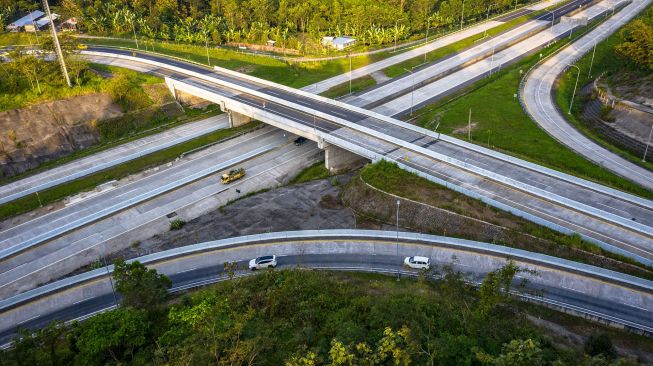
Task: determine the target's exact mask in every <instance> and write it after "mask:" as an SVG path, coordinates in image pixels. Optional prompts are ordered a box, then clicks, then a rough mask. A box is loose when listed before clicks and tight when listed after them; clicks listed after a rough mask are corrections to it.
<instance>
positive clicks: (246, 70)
mask: <svg viewBox="0 0 653 366" xmlns="http://www.w3.org/2000/svg"><path fill="white" fill-rule="evenodd" d="M254 70H256V67H255V66H253V65H245V66H241V67H239V68H237V69H236V71H238V72H242V73H244V74H251V73H252V72H254Z"/></svg>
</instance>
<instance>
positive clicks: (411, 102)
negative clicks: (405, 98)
mask: <svg viewBox="0 0 653 366" xmlns="http://www.w3.org/2000/svg"><path fill="white" fill-rule="evenodd" d="M404 70H406V71H408V72H409V73H410V76H411V78H412V79H413V88H412V89H411V91H410V115H411V116H412V115H413V105H414V104H415V73H413V72H412V71H410V70H408V69H407V68H405V67H404Z"/></svg>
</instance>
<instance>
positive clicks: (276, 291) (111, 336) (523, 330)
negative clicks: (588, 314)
mask: <svg viewBox="0 0 653 366" xmlns="http://www.w3.org/2000/svg"><path fill="white" fill-rule="evenodd" d="M513 270H515V268H514V266H513V267H510V266H508V265H507V266H504V267H503V268H502V269H499V270H497V271H495V272H494V274H493V275H492V276H490V277H488V278H489V280H486V281H485V285H484V286H482V288H483V290H479V289H477V288H475V287H473V286H471V285H470V284H469V283H466V282H465V281H464V278H463V277H462V276H460V275H458V274H456V273H455V272H453V271H451V270H447V269H444V271H443V272H444V273H442V276H443V278H440V279H431V278H428V277H430V276H418V277H417V278H402V280H401V281H397V280H396V279H395V278H394V277H393V276H389V275H387V274H386V275H380V274H373V273H351V272H340V271H337V272H336V271H305V270H298V269H294V270H277V271H267V272H265V273H261V274H259V275H248V276H244V277H240V276H238V275H235V276H234V275H231V276H229V277H226V278H231V277H234V278H232V280H230V281H224V282H221V283H219V284H213V285H211V286H210V287H206V288H204V289H201V290H198V291H193V292H191V293H187V294H183V295H181V296H179V297H175V298H173V299H165V297H164V298H163V299H158V301H157V302H155V305H150V306H149V307H143V306H142V305H139V304H137V306H121V307H120V308H118V309H116V310H112V311H109V312H105V313H101V314H98V315H96V316H95V317H92V318H90V319H88V320H87V321H85V322H81V323H79V324H76V325H75V327H74V328H73V329H71V328H70V327H67V326H63V325H57V324H56V323H54V326H49V327H47V328H46V329H45V330H43V331H36V332H35V334H34V335H33V336H32V337H23V338H22V339H17V340H16V347H14V348H13V349H12V350H9V351H7V352H6V353H3V354H2V355H1V356H2V357H3V360H5V361H6V362H5V363H6V364H7V365H14V364H15V365H22V364H24V360H26V359H28V360H29V359H33V358H36V357H39V358H38V359H39V360H41V361H43V363H56V362H55V361H54V360H55V357H54V356H56V360H57V361H60V362H62V363H63V364H98V365H101V364H107V363H120V364H139V363H140V364H157V363H162V362H163V361H165V362H169V363H171V364H181V363H184V362H186V363H189V364H193V365H204V364H211V363H214V362H215V359H216V356H215V353H214V352H211V349H212V348H213V349H217V350H219V357H220V358H221V359H229V360H233V361H234V363H235V364H247V363H248V362H249V363H255V364H261V365H284V364H286V365H300V364H301V365H313V364H325V365H326V364H327V362H328V361H327V360H329V359H331V360H334V357H335V356H334V355H338V356H342V357H343V358H345V359H347V360H349V361H351V364H365V361H369V360H370V359H372V358H374V359H381V360H384V361H387V362H386V363H388V364H390V363H395V364H417V365H428V364H437V365H454V364H460V363H461V360H462V361H463V364H473V362H474V360H476V359H477V357H478V355H479V354H482V355H483V357H484V358H483V359H485V360H494V359H500V360H505V359H509V360H512V359H514V358H518V359H519V361H523V363H520V364H523V365H544V364H546V365H549V364H555V365H561V366H564V365H581V364H583V365H585V364H587V365H589V364H590V362H592V363H591V364H597V365H598V364H601V365H604V364H605V365H607V364H608V363H607V362H606V361H605V356H603V355H601V352H607V353H610V354H614V353H616V351H615V350H614V346H613V345H612V341H613V340H614V342H615V343H616V344H626V345H628V346H629V347H630V348H631V349H632V348H635V349H637V350H638V351H641V352H650V348H651V346H650V339H648V338H645V337H640V336H636V335H632V334H628V333H626V332H623V331H620V330H616V329H610V330H608V328H605V327H604V326H600V325H597V324H595V323H590V322H588V321H587V320H584V319H580V318H578V317H572V316H569V315H565V314H560V313H559V312H553V311H548V312H547V310H548V309H545V308H543V307H542V306H536V305H533V304H525V303H522V302H520V301H515V300H514V299H513V298H512V296H508V295H506V294H505V293H504V290H507V288H505V287H504V286H503V285H502V284H503V283H510V280H511V279H512V278H514V276H515V273H514V272H512V271H513ZM134 272H135V271H134ZM155 275H156V273H153V274H151V275H150V277H153V276H155ZM142 277H144V276H142ZM150 277H145V278H147V279H149V278H150ZM136 278H138V277H137V276H129V280H128V281H125V280H122V282H117V283H118V284H119V285H120V286H119V287H120V288H121V289H122V288H126V291H125V294H128V293H134V292H136V290H129V289H144V290H145V291H143V293H140V294H138V296H137V298H140V299H141V301H143V302H145V301H148V300H149V301H150V302H152V300H150V299H151V298H153V297H154V296H153V295H152V294H158V292H157V291H156V289H157V282H156V281H154V280H150V282H149V283H148V284H147V285H143V284H142V283H143V282H145V281H144V280H141V281H138V280H135V279H136ZM492 280H496V281H495V282H496V284H494V283H492ZM125 282H127V283H128V284H129V285H126V284H124V283H125ZM132 283H133V284H132ZM121 293H122V292H121ZM132 296H133V295H132ZM125 297H130V296H125ZM253 299H254V300H253ZM166 300H167V301H166ZM253 302H254V306H253V305H252V303H253ZM548 313H553V315H552V316H555V317H556V320H557V321H555V322H553V324H551V323H550V322H547V324H549V327H548V328H547V327H543V326H541V324H542V323H543V321H542V320H541V319H540V316H541V315H542V314H547V315H549V314H548ZM560 318H562V319H563V320H564V322H562V321H561V320H560ZM198 319H200V320H198ZM535 319H537V321H536V320H535ZM544 319H546V320H549V319H551V318H549V317H545V318H544ZM261 324H265V326H261ZM560 324H562V326H560ZM243 329H245V330H247V331H243ZM570 329H572V330H570ZM606 331H607V332H609V334H610V336H607V335H604V338H606V337H607V341H604V342H603V343H601V342H600V341H594V342H592V341H588V342H586V344H590V345H594V344H597V345H601V344H604V345H603V346H598V347H594V348H592V349H593V350H595V349H598V350H599V351H600V352H598V353H597V354H599V355H600V356H597V357H593V356H592V355H586V354H585V353H584V352H583V350H582V346H581V345H579V344H577V343H576V342H572V341H570V340H569V339H570V338H572V339H575V338H577V337H580V336H579V335H580V334H582V335H583V336H585V335H587V334H588V333H590V334H592V335H594V333H596V332H606ZM561 333H562V334H564V335H566V336H565V337H561V336H560V335H561ZM569 334H571V335H572V336H569ZM601 334H603V333H601ZM307 335H309V336H307ZM48 337H49V338H48ZM611 337H612V338H611ZM590 338H591V337H590ZM48 339H56V340H57V342H55V343H52V342H48V341H47V340H48ZM105 339H106V340H105ZM552 339H555V340H556V341H555V342H552ZM207 344H210V345H211V346H212V347H207ZM89 345H90V346H89ZM213 346H214V347H213ZM116 348H120V349H128V350H129V351H128V352H115V351H114V350H115V349H116ZM588 348H589V347H588ZM355 349H365V350H369V351H364V352H366V353H364V354H365V355H367V357H361V355H360V353H357V352H355V351H354V350H355ZM416 350H420V351H419V352H418V351H416ZM435 350H437V351H435ZM382 352H383V354H381V355H380V356H379V355H378V354H380V353H382ZM590 352H591V353H596V352H595V351H590ZM631 352H633V353H635V351H631ZM355 353H356V355H354V354H355ZM506 354H508V355H506ZM53 355H54V356H53ZM110 355H115V356H113V357H112V356H110ZM330 355H331V356H330ZM388 355H390V356H388ZM392 355H400V357H401V358H399V357H397V358H395V357H394V356H392ZM300 356H307V357H303V360H304V362H301V363H300V362H299V361H297V360H298V359H299V357H300ZM82 360H97V361H96V362H95V363H89V362H86V363H85V362H83V361H82ZM306 360H309V361H306ZM316 360H319V361H317V362H314V361H316ZM399 360H401V361H399ZM545 360H546V363H545ZM592 360H594V361H592ZM554 361H555V363H554ZM615 362H616V363H614V364H615V365H616V364H619V365H621V364H624V365H625V364H629V365H630V364H632V365H636V364H635V363H634V362H633V363H629V361H625V360H615ZM329 364H336V363H335V362H334V363H329ZM493 364H505V362H504V363H501V362H493Z"/></svg>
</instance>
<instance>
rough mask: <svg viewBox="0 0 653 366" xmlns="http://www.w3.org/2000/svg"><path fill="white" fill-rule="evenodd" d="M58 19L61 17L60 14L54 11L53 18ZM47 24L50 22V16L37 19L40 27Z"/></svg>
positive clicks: (37, 24)
mask: <svg viewBox="0 0 653 366" xmlns="http://www.w3.org/2000/svg"><path fill="white" fill-rule="evenodd" d="M57 19H59V14H54V13H53V14H52V20H57ZM47 24H50V18H48V17H43V18H41V19H39V20H37V21H36V26H37V27H39V28H41V27H43V26H44V25H47Z"/></svg>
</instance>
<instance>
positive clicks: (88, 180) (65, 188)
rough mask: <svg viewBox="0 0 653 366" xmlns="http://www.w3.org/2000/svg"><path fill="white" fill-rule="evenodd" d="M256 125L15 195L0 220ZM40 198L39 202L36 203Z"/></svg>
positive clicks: (138, 170)
mask: <svg viewBox="0 0 653 366" xmlns="http://www.w3.org/2000/svg"><path fill="white" fill-rule="evenodd" d="M258 126H260V124H259V123H250V124H247V125H244V126H241V127H236V128H229V129H224V130H219V131H216V132H212V133H210V134H208V135H204V136H201V137H198V138H195V139H193V140H190V141H187V142H184V143H182V144H179V145H175V146H173V147H171V148H168V149H165V150H161V151H157V152H154V153H152V154H149V155H146V156H143V157H140V158H138V159H134V160H132V161H130V162H129V164H122V165H118V166H115V167H112V168H109V169H107V170H104V171H101V172H98V173H94V174H91V175H88V176H86V177H82V178H79V179H76V180H73V181H70V182H67V183H64V184H61V185H58V186H56V187H53V188H49V189H46V190H44V191H41V192H39V193H38V197H37V195H36V194H32V195H29V196H25V197H22V198H19V199H17V200H15V201H12V202H9V203H6V204H4V205H1V206H0V220H2V219H5V218H8V217H11V216H15V215H19V214H21V213H24V212H28V211H31V210H34V209H37V208H38V207H39V206H40V204H43V205H47V204H49V203H52V202H56V201H59V200H61V199H63V198H65V197H68V196H70V195H73V194H77V193H79V192H83V191H86V190H89V189H93V188H95V187H96V186H97V185H99V184H101V183H104V182H107V181H110V180H114V179H120V178H123V177H126V176H128V175H130V174H135V173H138V172H140V171H143V170H145V169H147V168H150V167H153V166H157V165H161V164H164V163H167V162H169V161H172V160H174V159H176V158H177V157H179V155H181V154H182V153H184V152H187V151H190V150H193V149H196V148H199V147H202V146H205V145H207V144H210V143H213V142H216V141H220V140H224V139H227V138H230V137H233V136H235V135H237V134H240V133H244V132H246V131H249V130H251V129H253V128H257V127H258ZM39 199H40V202H39Z"/></svg>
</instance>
